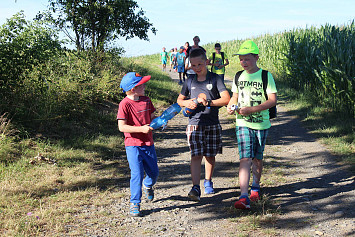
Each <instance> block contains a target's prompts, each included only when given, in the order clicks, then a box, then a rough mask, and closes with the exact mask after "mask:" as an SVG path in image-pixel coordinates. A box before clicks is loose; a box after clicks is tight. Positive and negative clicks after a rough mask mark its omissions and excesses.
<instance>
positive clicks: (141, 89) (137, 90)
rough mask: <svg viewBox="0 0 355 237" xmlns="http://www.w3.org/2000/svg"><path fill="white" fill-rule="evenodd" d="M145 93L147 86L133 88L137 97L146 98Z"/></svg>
mask: <svg viewBox="0 0 355 237" xmlns="http://www.w3.org/2000/svg"><path fill="white" fill-rule="evenodd" d="M144 91H145V84H142V85H139V86H136V87H134V88H133V92H134V93H135V94H136V95H137V96H144Z"/></svg>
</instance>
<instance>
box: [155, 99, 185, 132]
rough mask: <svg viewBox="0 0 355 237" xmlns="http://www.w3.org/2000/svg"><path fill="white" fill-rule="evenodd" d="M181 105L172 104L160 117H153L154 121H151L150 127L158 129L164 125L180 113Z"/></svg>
mask: <svg viewBox="0 0 355 237" xmlns="http://www.w3.org/2000/svg"><path fill="white" fill-rule="evenodd" d="M180 111H181V107H180V105H178V104H177V103H175V104H173V105H171V106H170V107H169V108H167V109H166V110H165V111H164V112H163V113H162V114H161V115H160V116H159V117H157V118H155V119H153V121H152V122H151V123H150V125H149V126H150V127H152V128H153V129H158V128H160V127H161V126H163V125H166V123H167V122H168V121H169V120H170V119H172V118H173V117H174V116H175V115H177V114H178V113H180Z"/></svg>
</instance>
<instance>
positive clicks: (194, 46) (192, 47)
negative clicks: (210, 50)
mask: <svg viewBox="0 0 355 237" xmlns="http://www.w3.org/2000/svg"><path fill="white" fill-rule="evenodd" d="M192 40H193V41H194V44H193V45H192V46H191V49H190V52H191V50H194V49H202V50H203V52H205V53H206V50H205V49H204V48H203V47H201V46H200V45H199V43H200V37H198V36H195V37H194V38H193V39H192Z"/></svg>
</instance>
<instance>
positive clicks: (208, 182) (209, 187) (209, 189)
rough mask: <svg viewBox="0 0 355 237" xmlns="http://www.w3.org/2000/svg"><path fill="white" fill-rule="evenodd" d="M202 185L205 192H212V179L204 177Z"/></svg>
mask: <svg viewBox="0 0 355 237" xmlns="http://www.w3.org/2000/svg"><path fill="white" fill-rule="evenodd" d="M203 185H204V186H205V194H213V193H214V189H213V182H212V179H210V180H208V179H205V182H204V183H203Z"/></svg>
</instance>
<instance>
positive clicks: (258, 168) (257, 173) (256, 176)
mask: <svg viewBox="0 0 355 237" xmlns="http://www.w3.org/2000/svg"><path fill="white" fill-rule="evenodd" d="M252 163H253V165H252V171H253V183H255V184H257V185H259V184H260V179H261V173H262V171H263V160H259V159H256V158H254V159H253V160H252Z"/></svg>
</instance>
